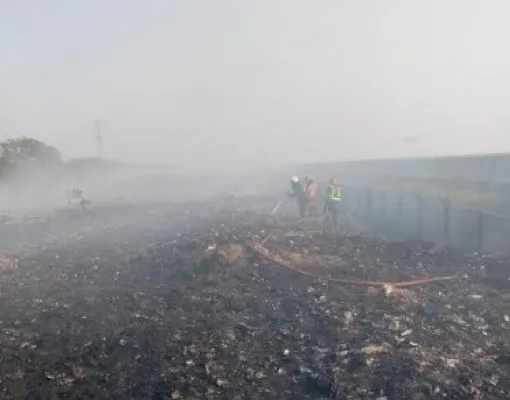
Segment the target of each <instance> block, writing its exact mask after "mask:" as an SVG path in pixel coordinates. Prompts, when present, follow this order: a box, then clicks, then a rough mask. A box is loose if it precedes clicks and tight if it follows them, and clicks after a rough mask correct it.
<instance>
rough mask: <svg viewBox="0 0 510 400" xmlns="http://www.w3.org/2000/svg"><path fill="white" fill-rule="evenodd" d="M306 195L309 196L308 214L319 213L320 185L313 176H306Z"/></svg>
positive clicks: (313, 215)
mask: <svg viewBox="0 0 510 400" xmlns="http://www.w3.org/2000/svg"><path fill="white" fill-rule="evenodd" d="M305 182H306V196H307V197H308V216H309V217H316V216H317V215H319V185H318V184H317V182H315V181H314V180H313V179H312V178H305Z"/></svg>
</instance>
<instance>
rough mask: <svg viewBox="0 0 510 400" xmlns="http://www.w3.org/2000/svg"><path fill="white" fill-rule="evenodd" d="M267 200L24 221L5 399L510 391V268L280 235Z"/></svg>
mask: <svg viewBox="0 0 510 400" xmlns="http://www.w3.org/2000/svg"><path fill="white" fill-rule="evenodd" d="M264 201H265V199H237V200H236V199H221V201H218V202H207V203H202V204H199V203H196V204H194V205H186V206H183V205H180V206H179V205H174V206H168V205H162V204H159V205H156V204H155V205H152V206H150V207H148V206H144V207H141V206H139V207H138V206H129V205H124V206H122V207H120V206H119V207H116V208H112V209H108V210H102V211H101V210H99V209H98V210H95V213H94V214H91V215H79V214H76V215H75V214H73V213H65V214H59V215H56V216H54V217H53V218H51V219H48V220H46V221H38V222H33V223H31V224H30V223H28V222H16V223H11V224H10V225H9V227H8V228H5V229H6V232H7V229H8V230H9V232H10V234H11V235H12V234H13V232H16V235H18V236H17V243H18V244H20V243H23V246H17V247H13V246H6V247H5V251H4V254H3V258H2V260H0V261H1V271H0V294H1V297H0V345H1V346H0V360H1V363H0V380H1V382H0V387H1V392H0V393H1V396H0V397H1V398H4V399H56V398H72V399H94V398H96V399H123V400H124V399H207V398H210V399H236V398H239V399H242V398H250V399H318V398H322V399H336V398H337V399H343V398H352V399H365V398H366V399H375V398H381V399H384V398H387V399H398V398H403V399H425V398H445V397H446V398H453V399H475V398H480V399H481V398H483V399H501V398H505V396H508V394H509V393H510V379H509V378H510V369H509V363H510V335H509V332H510V307H509V305H510V284H509V281H508V278H509V276H510V274H509V273H508V269H507V268H508V260H506V259H499V258H496V257H488V256H481V255H465V254H460V253H456V252H455V251H453V250H450V249H443V248H437V247H433V246H432V245H428V244H424V243H398V244H390V243H385V242H383V241H378V240H371V239H366V238H362V237H359V236H356V235H344V236H341V237H338V238H330V237H326V236H324V235H322V234H320V233H316V232H312V231H313V230H314V228H313V227H309V229H307V227H306V226H295V225H291V221H285V220H282V221H280V228H279V229H276V230H274V223H273V221H271V218H268V217H267V215H265V214H264V213H263V212H262V211H261V207H260V205H262V204H263V202H264ZM255 205H257V206H258V211H260V212H256V211H251V210H257V207H254V206H255ZM269 209H270V207H269ZM315 229H316V228H315ZM270 232H274V233H273V235H272V236H271V238H270V239H269V240H268V241H267V243H266V245H265V246H266V248H267V249H268V250H269V251H270V253H271V254H273V255H278V256H279V257H281V258H282V259H284V260H286V261H287V262H288V263H291V264H292V265H293V266H295V267H296V268H298V269H299V270H301V271H302V272H305V273H313V274H314V275H318V276H321V277H323V278H324V279H314V278H310V277H308V276H306V275H304V274H301V273H296V272H295V271H291V270H288V269H286V268H284V267H282V266H279V265H277V264H275V263H274V262H272V261H269V260H268V259H267V258H265V257H262V256H261V255H260V254H258V253H256V252H254V251H253V250H252V249H250V247H249V246H247V244H251V243H257V242H260V241H261V240H263V238H265V237H267V235H268V233H270ZM4 236H5V237H7V236H8V235H7V233H4ZM10 237H12V236H10ZM22 238H25V239H26V240H25V242H23V241H21V239H22ZM34 238H37V241H34ZM11 242H12V240H11ZM6 243H7V244H9V243H8V241H7V242H6ZM11 244H12V243H11ZM445 275H455V276H456V279H454V280H452V281H448V282H445V283H438V284H433V285H423V286H420V285H417V286H413V287H409V288H408V289H405V290H400V289H397V288H393V287H388V286H386V287H373V286H345V285H340V284H338V283H334V282H330V281H328V280H327V279H326V278H327V277H333V278H353V279H364V280H378V281H403V280H411V279H418V278H423V277H430V276H445Z"/></svg>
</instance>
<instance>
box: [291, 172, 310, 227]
mask: <svg viewBox="0 0 510 400" xmlns="http://www.w3.org/2000/svg"><path fill="white" fill-rule="evenodd" d="M290 188H291V190H290V193H289V196H290V197H294V198H295V199H296V201H297V203H298V208H299V216H300V217H301V218H305V216H306V206H307V205H308V198H307V196H306V192H305V188H304V187H303V185H301V183H300V182H299V178H298V177H297V176H293V177H292V179H291V180H290Z"/></svg>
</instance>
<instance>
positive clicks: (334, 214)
mask: <svg viewBox="0 0 510 400" xmlns="http://www.w3.org/2000/svg"><path fill="white" fill-rule="evenodd" d="M341 202H342V193H341V189H340V185H338V182H337V179H336V178H332V179H331V181H330V185H329V186H328V189H327V191H326V208H325V209H324V216H325V218H326V221H329V219H330V218H332V219H333V231H334V232H335V233H337V232H338V213H339V211H340V205H341Z"/></svg>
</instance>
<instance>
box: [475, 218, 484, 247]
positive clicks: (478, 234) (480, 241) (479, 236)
mask: <svg viewBox="0 0 510 400" xmlns="http://www.w3.org/2000/svg"><path fill="white" fill-rule="evenodd" d="M483 223H484V212H483V211H481V210H478V214H477V223H476V238H477V243H476V244H477V251H478V253H481V252H482V251H483Z"/></svg>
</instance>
